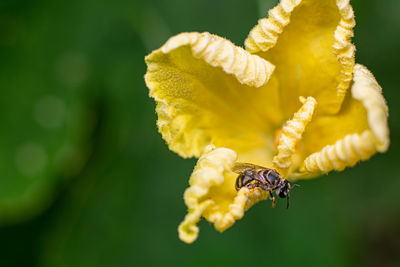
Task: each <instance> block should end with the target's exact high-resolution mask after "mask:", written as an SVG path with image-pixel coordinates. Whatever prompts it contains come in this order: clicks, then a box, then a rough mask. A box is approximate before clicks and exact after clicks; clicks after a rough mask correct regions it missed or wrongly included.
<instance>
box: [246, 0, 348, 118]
mask: <svg viewBox="0 0 400 267" xmlns="http://www.w3.org/2000/svg"><path fill="white" fill-rule="evenodd" d="M354 25H355V20H354V14H353V9H352V7H351V5H350V3H349V0H336V1H335V0H324V1H321V0H281V2H280V4H279V5H278V6H276V7H275V8H273V9H271V10H270V11H269V17H268V18H263V19H260V20H259V22H258V25H257V26H255V27H254V28H253V29H252V30H251V32H250V34H249V37H248V38H247V39H246V41H245V45H246V49H247V50H248V51H250V52H252V53H255V54H257V55H260V56H261V57H263V58H265V59H267V60H268V61H270V62H272V63H273V64H275V65H276V71H275V75H277V77H278V80H279V82H280V83H279V86H280V88H279V90H280V92H281V97H282V99H283V100H282V101H283V102H285V103H286V106H287V107H288V108H287V110H286V114H285V115H286V117H287V118H288V117H290V114H293V112H295V111H296V108H295V107H296V103H297V98H298V97H299V96H301V95H307V96H313V97H314V98H315V99H316V100H317V102H318V104H319V109H318V112H319V113H325V114H326V113H328V114H334V113H337V112H338V111H339V109H340V106H341V104H342V102H343V99H344V97H345V95H346V91H347V88H348V87H349V85H350V82H351V79H352V69H353V66H354V53H355V47H354V45H353V44H352V43H351V37H352V36H353V27H354Z"/></svg>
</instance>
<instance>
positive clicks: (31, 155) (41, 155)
mask: <svg viewBox="0 0 400 267" xmlns="http://www.w3.org/2000/svg"><path fill="white" fill-rule="evenodd" d="M47 161H48V156H47V153H46V151H45V150H44V148H43V146H41V145H39V144H36V143H33V142H27V143H24V144H22V145H21V146H19V147H18V148H17V150H16V153H15V165H16V167H17V169H18V171H20V172H21V173H22V174H23V175H25V176H28V177H32V176H36V175H39V174H41V173H42V172H43V171H44V168H45V167H46V164H47Z"/></svg>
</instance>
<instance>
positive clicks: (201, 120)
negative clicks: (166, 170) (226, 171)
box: [145, 33, 282, 162]
mask: <svg viewBox="0 0 400 267" xmlns="http://www.w3.org/2000/svg"><path fill="white" fill-rule="evenodd" d="M146 63H147V65H148V71H147V73H146V76H145V80H146V84H147V86H148V87H149V89H150V96H151V97H153V98H154V99H155V100H156V102H157V108H156V111H157V114H158V122H157V124H158V128H159V131H160V132H161V134H162V136H163V138H164V139H165V140H166V142H167V143H168V145H169V147H170V149H171V150H173V151H175V152H177V153H178V154H179V155H181V156H183V157H192V156H196V157H199V156H200V155H201V153H202V152H203V150H204V148H205V147H206V146H207V145H209V144H214V145H216V146H218V147H229V148H232V149H234V150H236V151H238V152H241V155H245V154H251V153H252V152H251V151H252V150H254V151H256V152H254V153H253V154H254V157H259V158H260V161H261V162H262V161H263V160H265V158H266V154H268V155H269V154H270V153H271V151H272V142H271V140H272V139H271V137H270V136H271V134H270V133H271V132H272V131H273V130H272V128H273V127H274V125H278V124H279V123H280V120H281V119H282V116H281V114H280V108H279V98H278V92H277V90H276V88H277V82H276V80H270V81H269V82H268V84H267V81H268V80H269V78H270V76H271V73H272V72H273V70H274V66H273V65H272V64H270V63H269V62H267V61H266V60H264V59H262V58H260V57H258V56H256V55H251V54H250V53H249V52H247V51H246V50H244V49H242V48H240V47H236V46H235V45H233V44H232V43H231V42H230V41H228V40H226V39H224V38H221V37H219V36H216V35H211V34H209V33H182V34H179V35H177V36H174V37H172V38H171V39H169V40H168V42H167V43H166V44H165V45H163V46H162V47H161V48H160V49H158V50H156V51H154V52H152V53H151V54H150V55H149V56H147V57H146ZM268 147H269V149H268ZM267 151H270V152H267ZM256 154H257V155H256ZM269 157H270V156H269ZM270 160H271V157H270V158H269V161H270Z"/></svg>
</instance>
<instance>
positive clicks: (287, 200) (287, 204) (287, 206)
mask: <svg viewBox="0 0 400 267" xmlns="http://www.w3.org/2000/svg"><path fill="white" fill-rule="evenodd" d="M289 197H290V193H288V195H287V197H286V209H289Z"/></svg>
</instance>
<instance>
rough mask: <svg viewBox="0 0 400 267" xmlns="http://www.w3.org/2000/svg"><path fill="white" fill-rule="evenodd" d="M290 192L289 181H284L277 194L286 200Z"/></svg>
mask: <svg viewBox="0 0 400 267" xmlns="http://www.w3.org/2000/svg"><path fill="white" fill-rule="evenodd" d="M289 192H290V184H289V182H288V181H287V180H282V183H281V185H280V186H279V187H278V189H276V194H277V195H278V196H279V197H280V198H285V197H287V196H288V195H289Z"/></svg>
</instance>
